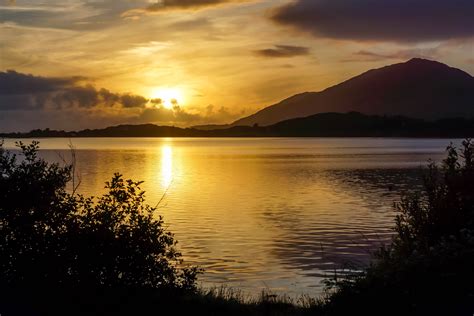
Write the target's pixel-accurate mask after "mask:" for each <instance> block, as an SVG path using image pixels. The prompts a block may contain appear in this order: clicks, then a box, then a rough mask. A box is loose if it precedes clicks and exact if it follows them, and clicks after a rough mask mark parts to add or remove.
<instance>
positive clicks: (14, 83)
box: [0, 70, 148, 111]
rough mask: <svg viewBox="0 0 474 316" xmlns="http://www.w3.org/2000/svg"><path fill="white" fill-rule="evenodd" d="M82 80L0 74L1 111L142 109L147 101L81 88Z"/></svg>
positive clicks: (76, 78)
mask: <svg viewBox="0 0 474 316" xmlns="http://www.w3.org/2000/svg"><path fill="white" fill-rule="evenodd" d="M86 80H87V78H84V77H68V78H57V77H42V76H34V75H31V74H23V73H19V72H16V71H14V70H7V71H5V72H0V111H2V110H10V111H12V110H36V109H45V108H48V107H52V108H56V109H65V108H74V107H77V108H94V107H99V106H102V107H112V106H116V107H123V108H143V107H145V105H146V104H147V102H148V99H147V98H145V97H143V96H139V95H133V94H119V93H114V92H111V91H109V90H107V89H103V88H102V89H100V90H97V89H96V88H95V87H94V86H92V85H91V84H86V85H80V84H81V83H82V82H84V81H86Z"/></svg>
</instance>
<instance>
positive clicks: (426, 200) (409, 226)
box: [325, 139, 474, 315]
mask: <svg viewBox="0 0 474 316" xmlns="http://www.w3.org/2000/svg"><path fill="white" fill-rule="evenodd" d="M473 151H474V146H473V143H472V141H471V140H470V139H467V140H465V141H464V142H463V143H462V149H461V150H460V151H459V152H458V151H457V150H456V148H455V147H454V146H453V145H452V144H451V145H450V146H448V148H447V158H446V159H445V160H444V161H443V163H442V165H441V167H439V166H437V165H436V164H434V163H432V162H431V163H430V164H429V166H428V170H427V173H426V176H425V178H424V187H423V190H422V191H421V192H411V193H409V194H406V195H405V196H404V197H403V198H402V199H401V201H400V202H399V203H397V204H396V209H397V210H398V212H399V215H398V216H397V217H396V220H395V223H396V225H395V235H394V237H393V241H392V243H391V244H390V245H388V246H386V247H382V248H381V249H380V250H379V251H378V252H377V253H376V254H375V260H374V262H373V263H372V264H371V265H370V266H369V268H368V269H367V270H365V271H363V272H355V273H353V274H350V275H349V276H347V277H345V278H344V277H343V278H339V279H337V278H334V279H332V280H329V282H328V284H329V285H330V286H331V287H332V289H333V290H334V292H332V293H331V294H330V295H329V296H328V297H327V300H326V304H325V311H326V313H327V314H328V315H342V314H346V313H352V314H364V315H369V314H370V315H380V314H384V315H472V313H473V312H474V159H473Z"/></svg>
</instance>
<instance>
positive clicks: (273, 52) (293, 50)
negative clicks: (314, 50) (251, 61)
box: [255, 45, 310, 57]
mask: <svg viewBox="0 0 474 316" xmlns="http://www.w3.org/2000/svg"><path fill="white" fill-rule="evenodd" d="M309 52H310V50H309V48H308V47H302V46H290V45H275V47H273V48H266V49H260V50H256V51H255V53H256V54H257V55H259V56H262V57H295V56H304V55H308V54H309Z"/></svg>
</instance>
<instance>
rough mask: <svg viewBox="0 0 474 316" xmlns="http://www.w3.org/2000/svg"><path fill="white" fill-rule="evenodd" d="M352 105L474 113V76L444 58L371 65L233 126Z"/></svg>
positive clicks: (400, 111)
mask: <svg viewBox="0 0 474 316" xmlns="http://www.w3.org/2000/svg"><path fill="white" fill-rule="evenodd" d="M452 103H455V105H454V106H452ZM350 111H358V112H363V113H366V114H376V115H406V116H410V117H418V118H424V119H436V118H441V117H459V116H464V117H466V116H467V117H469V116H473V115H474V78H473V77H472V76H471V75H470V74H468V73H467V72H465V71H463V70H461V69H458V68H454V67H450V66H448V65H445V64H443V63H441V62H438V61H432V60H427V59H421V58H412V59H410V60H408V61H407V62H404V63H397V64H392V65H387V66H384V67H381V68H377V69H370V70H367V71H365V72H363V73H361V74H359V75H357V76H354V77H352V78H349V79H347V80H345V81H343V82H341V83H338V84H336V85H334V86H331V87H328V88H326V89H323V90H321V91H318V92H303V93H299V94H296V95H293V96H291V97H288V98H286V99H284V100H282V101H280V102H278V103H276V104H273V105H270V106H268V107H266V108H264V109H262V110H260V111H258V112H256V113H254V114H252V115H250V116H247V117H244V118H241V119H239V120H237V121H235V122H233V123H231V124H230V125H229V126H239V125H254V124H258V125H262V126H268V125H271V124H275V123H278V122H280V121H283V120H286V119H292V118H298V117H306V116H310V115H313V114H317V113H324V112H341V113H345V112H350Z"/></svg>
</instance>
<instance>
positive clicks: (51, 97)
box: [0, 70, 244, 131]
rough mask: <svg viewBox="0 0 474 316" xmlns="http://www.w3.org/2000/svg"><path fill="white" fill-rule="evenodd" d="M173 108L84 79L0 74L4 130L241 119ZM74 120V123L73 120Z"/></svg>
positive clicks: (217, 111) (222, 111)
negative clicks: (94, 84)
mask: <svg viewBox="0 0 474 316" xmlns="http://www.w3.org/2000/svg"><path fill="white" fill-rule="evenodd" d="M172 105H173V107H172V108H171V109H168V108H166V107H165V106H164V104H163V101H162V100H161V99H159V98H156V99H148V98H146V97H144V96H141V95H137V94H132V93H125V94H123V93H116V92H112V91H109V90H107V89H104V88H101V89H97V88H96V87H94V86H93V85H91V84H90V83H87V78H83V77H67V78H66V77H65V78H57V77H44V76H35V75H31V74H23V73H19V72H17V71H14V70H8V71H5V72H0V131H25V130H31V129H34V128H46V127H49V128H52V129H57V128H59V129H68V130H72V129H83V128H100V127H105V126H109V125H116V124H124V123H133V124H139V123H155V124H160V125H178V126H189V125H196V124H208V123H221V122H223V121H227V122H231V121H234V120H235V119H236V118H238V117H240V116H242V115H243V114H244V113H242V112H235V113H234V112H232V111H230V110H229V109H228V108H225V107H215V106H212V105H209V106H207V107H206V108H204V109H203V108H192V107H182V106H181V105H180V104H178V101H176V100H173V101H172ZM71 118H73V119H71Z"/></svg>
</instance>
